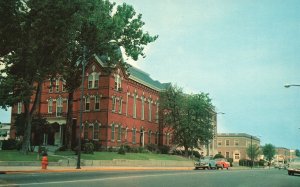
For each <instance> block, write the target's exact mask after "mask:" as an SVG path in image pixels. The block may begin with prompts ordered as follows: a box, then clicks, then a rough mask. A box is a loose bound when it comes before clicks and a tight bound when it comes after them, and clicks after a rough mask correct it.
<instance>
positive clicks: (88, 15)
mask: <svg viewBox="0 0 300 187" xmlns="http://www.w3.org/2000/svg"><path fill="white" fill-rule="evenodd" d="M115 6H116V4H115V3H110V2H109V1H90V3H89V5H88V6H87V8H86V11H84V12H83V14H84V15H82V17H83V19H82V27H81V28H79V30H78V31H77V32H76V33H77V34H78V35H77V37H76V38H75V40H74V41H73V42H72V48H71V50H70V51H69V54H70V56H69V58H68V59H66V61H65V66H66V67H67V68H64V72H63V78H64V80H65V81H66V88H67V90H68V92H69V97H68V115H67V125H66V131H65V132H66V135H65V138H66V139H65V142H66V145H67V148H68V149H70V147H71V125H72V112H73V111H72V108H73V107H72V106H73V97H74V96H73V95H74V91H75V90H76V89H78V87H79V86H80V80H81V68H78V67H77V65H76V63H77V61H78V59H82V57H83V55H85V56H86V58H87V60H88V59H90V58H91V57H92V56H93V55H94V54H96V55H98V56H102V57H103V56H105V58H106V59H107V60H106V63H108V67H107V68H106V70H107V73H108V74H109V73H110V71H111V70H112V69H113V68H114V67H115V65H116V64H117V63H119V65H121V66H124V68H127V64H126V63H123V62H122V54H121V53H120V48H123V49H124V50H125V53H126V55H127V56H128V57H131V58H132V59H133V60H138V58H139V57H145V54H144V52H143V50H144V46H146V45H147V44H148V43H150V42H153V41H155V40H156V39H157V37H158V36H150V35H149V33H147V32H144V31H143V26H144V24H145V23H144V22H143V21H142V20H141V18H142V15H141V14H138V15H137V14H136V12H135V10H134V9H133V7H132V6H130V5H127V4H125V3H124V4H122V5H119V6H117V7H116V11H115V13H114V11H113V10H114V9H115ZM83 49H86V51H85V54H83V52H84V51H83ZM120 62H121V63H120ZM81 67H82V66H81Z"/></svg>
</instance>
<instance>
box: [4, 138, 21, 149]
mask: <svg viewBox="0 0 300 187" xmlns="http://www.w3.org/2000/svg"><path fill="white" fill-rule="evenodd" d="M18 142H19V141H17V140H15V139H8V140H3V142H2V150H14V149H17V148H18Z"/></svg>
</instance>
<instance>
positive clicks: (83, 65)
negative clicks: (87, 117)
mask: <svg viewBox="0 0 300 187" xmlns="http://www.w3.org/2000/svg"><path fill="white" fill-rule="evenodd" d="M85 57H86V47H84V48H83V59H82V62H81V63H82V77H81V79H82V81H81V96H80V116H79V117H80V118H79V138H78V152H77V167H76V169H81V168H80V156H81V128H82V127H81V126H82V112H83V102H82V100H83V92H84V74H85V65H86V61H85Z"/></svg>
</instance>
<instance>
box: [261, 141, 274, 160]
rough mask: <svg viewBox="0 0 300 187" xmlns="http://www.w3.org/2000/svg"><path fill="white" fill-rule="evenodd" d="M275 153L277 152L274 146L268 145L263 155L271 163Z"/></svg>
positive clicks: (264, 148)
mask: <svg viewBox="0 0 300 187" xmlns="http://www.w3.org/2000/svg"><path fill="white" fill-rule="evenodd" d="M275 152H276V151H275V146H274V145H272V144H266V145H265V146H263V154H264V156H265V157H266V159H267V160H268V161H269V162H271V160H272V159H273V157H274V155H275Z"/></svg>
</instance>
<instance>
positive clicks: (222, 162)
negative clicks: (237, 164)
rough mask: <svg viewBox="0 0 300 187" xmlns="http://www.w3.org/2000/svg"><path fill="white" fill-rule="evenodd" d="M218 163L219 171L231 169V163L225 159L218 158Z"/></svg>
mask: <svg viewBox="0 0 300 187" xmlns="http://www.w3.org/2000/svg"><path fill="white" fill-rule="evenodd" d="M216 161H217V164H216V165H217V169H219V168H221V169H224V168H226V169H228V168H229V167H230V163H229V162H228V161H227V160H226V159H225V158H218V159H216Z"/></svg>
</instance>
